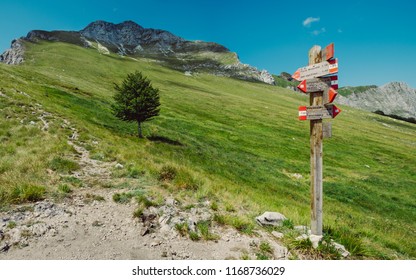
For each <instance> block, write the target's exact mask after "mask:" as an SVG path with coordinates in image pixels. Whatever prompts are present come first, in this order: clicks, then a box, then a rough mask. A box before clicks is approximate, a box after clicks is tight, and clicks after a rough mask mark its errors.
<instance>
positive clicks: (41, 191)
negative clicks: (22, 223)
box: [0, 42, 416, 259]
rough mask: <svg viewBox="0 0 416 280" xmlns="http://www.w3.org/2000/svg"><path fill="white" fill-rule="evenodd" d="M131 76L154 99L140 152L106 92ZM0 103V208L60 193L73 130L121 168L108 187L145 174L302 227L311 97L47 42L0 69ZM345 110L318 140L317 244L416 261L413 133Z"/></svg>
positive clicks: (180, 192) (232, 209)
mask: <svg viewBox="0 0 416 280" xmlns="http://www.w3.org/2000/svg"><path fill="white" fill-rule="evenodd" d="M135 70H139V71H142V72H143V74H144V75H145V76H147V77H148V78H149V79H150V80H152V83H153V86H155V87H157V88H159V89H160V94H161V104H162V107H161V113H160V116H159V117H157V118H155V119H154V120H152V121H150V122H146V123H144V124H143V129H144V134H145V136H147V138H145V139H138V138H137V137H136V133H137V131H136V129H137V128H136V124H135V123H124V122H122V121H120V120H117V119H116V118H115V117H114V116H113V115H112V113H111V108H110V106H111V103H112V95H113V94H114V83H120V82H121V81H122V80H123V79H124V78H125V76H126V75H127V74H128V73H131V72H133V71H135ZM341 75H342V74H341ZM0 90H1V92H2V95H1V96H0V143H1V145H0V202H1V205H2V206H1V208H3V209H7V205H9V204H10V203H21V202H25V201H34V200H37V199H42V198H44V197H48V196H50V195H51V194H53V193H54V192H56V191H57V190H58V189H59V188H60V186H62V184H63V183H64V182H63V179H62V178H63V177H62V176H58V175H57V172H58V173H60V174H71V172H72V171H74V170H77V168H79V167H78V166H77V165H76V163H74V161H73V160H72V159H73V157H74V154H75V153H76V151H74V149H73V148H72V147H71V146H70V145H69V144H68V143H67V139H68V137H69V136H70V135H71V133H72V131H71V130H70V129H69V128H68V127H69V126H70V125H71V126H74V127H76V128H77V130H78V131H79V132H80V141H82V143H83V145H84V146H85V147H86V148H87V149H88V150H89V151H90V154H91V156H92V157H93V158H95V159H100V160H102V161H108V162H119V163H121V164H123V165H124V166H125V167H126V168H125V169H126V172H125V173H123V172H121V173H120V172H118V173H117V172H115V173H114V174H115V175H114V176H119V177H123V176H129V174H130V175H131V173H134V174H139V175H137V176H141V177H142V178H143V184H147V185H151V186H153V187H154V188H164V189H166V190H167V191H168V192H170V193H172V194H173V195H174V196H175V197H177V198H178V199H182V200H183V199H194V200H202V199H209V200H211V201H214V202H215V204H216V205H217V207H218V208H219V210H223V211H224V212H225V213H226V214H225V215H226V216H227V217H228V218H235V219H237V218H238V219H240V220H242V221H245V222H246V223H248V224H251V225H253V226H254V217H255V216H257V215H259V214H262V213H263V212H264V211H278V212H281V213H283V214H284V215H285V216H286V217H288V218H289V219H290V220H291V221H292V222H293V223H294V224H295V225H299V224H303V225H309V223H310V217H309V211H310V210H309V207H310V193H309V123H308V122H306V121H305V122H302V121H299V120H298V119H297V115H298V112H297V110H298V106H301V105H305V104H307V102H308V101H307V97H306V95H302V94H299V93H294V92H293V91H290V90H286V89H284V88H281V87H277V86H270V85H266V84H261V83H252V82H245V81H241V80H235V79H230V78H225V77H217V76H213V75H209V74H196V75H194V76H185V75H184V73H182V72H178V71H174V70H171V69H169V68H165V67H162V66H161V65H159V64H158V63H157V62H156V61H152V60H148V59H132V58H127V57H120V56H118V55H101V54H99V53H98V52H97V51H96V50H93V49H85V48H82V47H78V46H75V45H69V44H64V43H46V42H40V43H38V44H31V43H30V44H29V43H28V44H27V58H26V62H25V63H24V64H23V65H20V66H8V65H2V64H0ZM335 103H336V101H335ZM341 109H342V112H341V114H340V115H339V116H337V118H336V119H334V120H333V121H332V123H333V128H332V130H333V137H332V138H331V139H325V140H324V227H325V232H326V233H328V234H330V235H331V236H332V237H333V238H334V239H335V240H337V241H339V242H341V243H342V244H344V245H345V246H346V247H347V249H348V250H350V251H351V253H352V254H353V256H352V257H353V258H358V259H360V258H370V259H415V258H416V238H415V236H416V234H415V232H416V169H415V167H416V125H414V124H410V123H406V122H402V121H398V120H393V119H390V118H387V117H384V116H379V115H376V114H371V113H367V112H364V111H360V110H355V109H352V108H348V107H342V108H341ZM45 112H46V113H45ZM47 113H49V114H47ZM42 118H43V119H44V120H47V121H48V123H49V129H47V130H43V129H42V127H43V125H44V123H43V122H42V120H41V119H42ZM68 122H69V123H70V125H68ZM97 143H98V144H97ZM50 170H52V171H57V172H51V171H50ZM299 174H300V175H301V176H299ZM160 178H167V180H160ZM77 184H78V185H79V187H83V185H82V182H78V183H77ZM84 187H85V186H84ZM61 188H62V187H61Z"/></svg>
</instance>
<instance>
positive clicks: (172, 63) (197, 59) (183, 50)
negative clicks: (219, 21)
mask: <svg viewBox="0 0 416 280" xmlns="http://www.w3.org/2000/svg"><path fill="white" fill-rule="evenodd" d="M38 40H46V41H53V42H57V41H58V42H65V43H71V44H75V45H78V46H83V47H86V48H95V49H97V50H98V51H99V52H100V53H103V54H109V53H110V52H112V53H118V54H119V55H121V56H131V57H146V58H152V59H155V60H158V61H160V62H162V63H163V64H164V65H165V66H168V67H171V68H173V69H177V70H181V71H186V72H187V73H188V74H191V72H209V73H212V74H215V75H218V76H227V77H234V78H238V79H243V80H249V81H260V82H264V83H267V84H274V79H273V77H272V76H271V75H270V74H269V73H268V72H267V71H266V70H263V71H259V70H258V69H257V68H255V67H252V66H250V65H247V64H242V63H241V62H240V61H239V59H238V56H237V54H236V53H232V52H230V51H229V50H228V49H227V48H226V47H224V46H222V45H220V44H217V43H211V42H203V41H188V40H185V39H183V38H180V37H178V36H176V35H174V34H172V33H170V32H168V31H164V30H159V29H152V28H143V27H142V26H140V25H138V24H137V23H135V22H132V21H125V22H122V23H120V24H113V23H109V22H105V21H96V22H93V23H91V24H89V25H88V26H87V27H85V28H84V29H83V30H81V31H43V30H33V31H30V32H29V33H28V34H27V36H26V37H22V38H20V39H18V40H14V41H13V42H12V46H11V49H9V50H7V51H6V52H5V53H3V54H2V55H0V62H3V63H6V64H19V63H22V62H23V61H24V56H25V55H24V47H23V45H24V44H23V41H30V42H37V41H38Z"/></svg>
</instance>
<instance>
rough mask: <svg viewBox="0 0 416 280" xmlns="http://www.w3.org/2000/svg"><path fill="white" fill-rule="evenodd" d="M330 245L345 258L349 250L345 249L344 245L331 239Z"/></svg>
mask: <svg viewBox="0 0 416 280" xmlns="http://www.w3.org/2000/svg"><path fill="white" fill-rule="evenodd" d="M332 246H334V248H335V249H336V250H337V251H338V252H339V253H340V254H341V256H342V257H344V258H347V257H348V256H349V255H350V252H348V251H347V249H345V247H344V245H341V244H339V243H336V242H334V241H332Z"/></svg>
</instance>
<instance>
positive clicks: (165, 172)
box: [159, 165, 177, 181]
mask: <svg viewBox="0 0 416 280" xmlns="http://www.w3.org/2000/svg"><path fill="white" fill-rule="evenodd" d="M176 173H177V170H176V168H175V167H173V166H171V165H164V166H163V167H162V169H161V170H160V171H159V181H172V180H173V179H175V177H176Z"/></svg>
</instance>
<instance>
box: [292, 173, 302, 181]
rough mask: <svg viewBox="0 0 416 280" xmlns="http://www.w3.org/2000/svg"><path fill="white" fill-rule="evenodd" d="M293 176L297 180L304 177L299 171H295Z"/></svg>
mask: <svg viewBox="0 0 416 280" xmlns="http://www.w3.org/2000/svg"><path fill="white" fill-rule="evenodd" d="M292 177H293V178H294V179H296V180H300V179H303V176H302V175H301V174H299V173H293V174H292Z"/></svg>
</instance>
